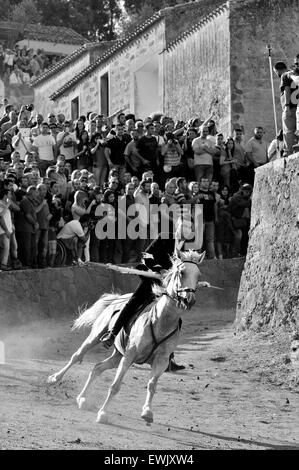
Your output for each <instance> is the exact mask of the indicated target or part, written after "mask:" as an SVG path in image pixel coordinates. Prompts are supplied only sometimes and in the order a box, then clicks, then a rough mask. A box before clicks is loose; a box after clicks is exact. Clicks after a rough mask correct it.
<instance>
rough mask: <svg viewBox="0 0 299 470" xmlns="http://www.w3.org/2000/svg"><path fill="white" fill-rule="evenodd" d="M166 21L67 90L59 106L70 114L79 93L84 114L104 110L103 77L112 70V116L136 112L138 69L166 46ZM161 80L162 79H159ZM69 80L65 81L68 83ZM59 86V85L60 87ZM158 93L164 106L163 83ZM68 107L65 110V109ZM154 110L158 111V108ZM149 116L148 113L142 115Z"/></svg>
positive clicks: (110, 96) (110, 94)
mask: <svg viewBox="0 0 299 470" xmlns="http://www.w3.org/2000/svg"><path fill="white" fill-rule="evenodd" d="M164 28H165V27H164V22H163V21H161V22H159V23H157V24H155V25H154V26H153V27H152V28H151V29H150V30H149V31H147V32H146V33H145V34H143V35H142V36H139V37H137V38H136V39H134V40H132V41H131V42H130V44H129V45H128V46H126V47H125V48H123V49H122V50H120V51H119V52H118V53H116V54H115V55H113V56H112V57H111V59H109V60H108V61H105V62H103V64H101V65H99V67H98V68H97V69H95V70H94V71H93V72H92V73H91V74H90V75H88V76H87V77H85V78H84V80H82V82H80V83H78V85H76V86H75V87H74V88H71V89H70V90H67V91H66V92H65V93H64V94H63V95H61V96H60V97H58V98H57V100H56V102H55V107H56V108H57V109H58V108H59V109H61V110H62V112H66V115H69V113H70V106H71V100H72V99H74V98H75V97H76V96H79V103H80V114H84V113H86V112H87V111H90V110H95V111H97V110H100V107H101V103H100V77H101V76H102V75H104V74H105V73H106V72H108V73H109V115H112V114H114V113H117V112H118V111H120V110H123V111H125V112H129V111H130V112H135V98H136V90H135V76H134V74H135V72H137V71H138V70H139V69H140V68H142V67H143V66H144V65H146V64H147V62H149V61H151V60H152V58H153V57H156V58H158V57H159V53H160V52H161V51H162V50H163V48H164V45H165V37H164V36H165V31H164ZM159 80H161V78H159ZM64 82H65V80H63V81H62V83H64ZM57 88H58V87H56V89H57ZM157 94H158V95H159V102H161V105H162V86H160V84H159V86H158V89H157ZM63 110H64V111H63ZM153 111H158V110H157V109H155V110H153ZM139 117H142V118H145V117H146V116H139Z"/></svg>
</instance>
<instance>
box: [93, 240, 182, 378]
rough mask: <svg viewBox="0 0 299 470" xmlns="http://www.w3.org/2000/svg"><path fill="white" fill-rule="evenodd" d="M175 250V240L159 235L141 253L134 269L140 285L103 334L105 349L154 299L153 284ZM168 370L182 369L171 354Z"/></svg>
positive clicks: (168, 264) (167, 267)
mask: <svg viewBox="0 0 299 470" xmlns="http://www.w3.org/2000/svg"><path fill="white" fill-rule="evenodd" d="M183 244H184V241H181V242H178V243H177V245H178V248H179V249H180V248H182V245H183ZM174 248H175V240H174V239H173V238H169V239H163V238H162V237H161V235H160V236H159V237H158V238H157V239H156V240H154V241H153V242H152V243H151V244H150V245H149V246H148V248H147V249H146V251H145V252H144V253H143V256H142V264H139V265H138V266H137V267H136V269H138V270H140V271H141V272H140V279H141V281H140V283H139V285H138V287H137V289H136V290H135V292H134V294H133V295H132V297H131V298H130V300H129V301H128V302H127V304H126V305H125V306H124V308H123V309H122V311H121V313H120V315H119V317H118V319H117V321H116V323H115V325H114V326H113V328H112V329H111V330H110V331H108V333H106V334H104V335H103V336H102V337H101V338H100V341H101V342H102V343H103V344H104V346H105V347H107V348H109V347H110V346H112V344H113V343H114V340H115V338H116V336H117V334H118V333H119V331H120V330H121V328H122V327H123V326H124V325H126V324H127V323H128V322H129V320H130V318H132V317H133V316H134V314H135V313H136V312H137V310H138V309H139V308H141V307H142V306H143V305H144V306H146V305H148V304H149V303H151V302H152V301H154V299H155V295H154V294H153V292H152V287H153V285H154V284H157V283H158V284H159V276H157V275H155V274H160V273H161V272H162V270H167V269H169V268H170V267H171V261H170V256H172V254H173V252H174ZM142 271H144V272H147V273H148V272H149V271H150V272H151V273H153V277H144V276H143V275H142ZM169 359H170V363H169V369H170V370H179V369H184V368H185V367H184V366H183V365H179V364H176V363H175V362H174V360H173V354H172V355H171V357H170V358H169Z"/></svg>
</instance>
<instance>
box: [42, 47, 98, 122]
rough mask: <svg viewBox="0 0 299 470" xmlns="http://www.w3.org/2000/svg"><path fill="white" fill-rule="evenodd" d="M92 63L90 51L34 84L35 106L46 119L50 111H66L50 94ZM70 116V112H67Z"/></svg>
mask: <svg viewBox="0 0 299 470" xmlns="http://www.w3.org/2000/svg"><path fill="white" fill-rule="evenodd" d="M89 64H90V57H89V52H86V53H85V54H83V55H82V56H80V57H78V59H77V60H74V61H73V62H72V63H71V64H68V65H67V66H66V67H65V68H64V69H63V70H60V71H59V72H58V73H56V74H55V75H51V76H50V77H49V79H47V80H43V81H42V82H41V83H38V84H37V85H35V86H34V106H35V109H36V110H37V111H38V112H39V113H40V114H42V115H43V116H44V118H45V119H46V117H47V115H48V113H49V112H55V113H59V112H62V113H63V112H64V111H63V110H62V108H61V107H60V106H59V105H57V103H54V101H51V100H50V99H49V96H50V95H51V94H52V93H54V91H56V90H58V88H60V87H61V86H63V85H64V84H65V83H66V82H67V81H68V80H70V79H71V78H73V77H74V76H75V75H77V74H78V73H79V72H81V70H83V69H84V68H86V67H88V65H89ZM66 116H68V117H69V118H70V116H71V115H70V114H66Z"/></svg>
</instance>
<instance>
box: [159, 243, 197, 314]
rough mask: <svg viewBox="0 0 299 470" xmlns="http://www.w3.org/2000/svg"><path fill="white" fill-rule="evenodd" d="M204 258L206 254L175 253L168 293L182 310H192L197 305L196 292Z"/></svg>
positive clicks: (194, 252)
mask: <svg viewBox="0 0 299 470" xmlns="http://www.w3.org/2000/svg"><path fill="white" fill-rule="evenodd" d="M204 257H205V253H198V252H196V251H192V250H190V251H185V252H182V251H179V250H177V251H176V252H175V257H174V258H173V266H172V269H171V273H172V276H171V278H170V281H169V283H168V285H167V293H168V295H169V296H170V297H172V298H174V299H175V300H176V301H177V305H178V307H180V308H184V309H190V308H191V307H192V306H193V305H194V304H195V301H196V297H195V292H196V288H197V283H198V280H199V277H200V274H201V273H200V270H199V265H200V263H201V262H202V261H203V259H204Z"/></svg>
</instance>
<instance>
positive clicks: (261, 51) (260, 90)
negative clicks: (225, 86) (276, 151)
mask: <svg viewBox="0 0 299 470" xmlns="http://www.w3.org/2000/svg"><path fill="white" fill-rule="evenodd" d="M298 24H299V2H298V0H230V47H231V93H232V122H233V125H235V124H239V125H241V126H243V127H244V131H245V136H246V139H248V138H249V137H251V136H252V133H253V129H254V127H255V126H256V125H262V126H263V127H264V129H265V130H266V135H265V138H266V140H267V141H269V142H270V141H271V140H272V139H273V138H274V137H275V127H274V116H273V106H272V93H271V81H270V69H269V57H268V50H267V47H266V46H267V44H269V43H270V44H271V46H272V48H273V50H272V56H273V57H272V60H273V64H274V63H275V62H277V61H278V60H282V61H284V62H287V64H288V65H291V64H292V58H293V55H294V54H295V53H297V52H298V41H297V43H296V40H297V38H298ZM274 77H275V75H274ZM274 84H275V95H276V110H277V120H278V127H279V128H281V106H280V100H279V95H280V92H279V79H278V78H274Z"/></svg>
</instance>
